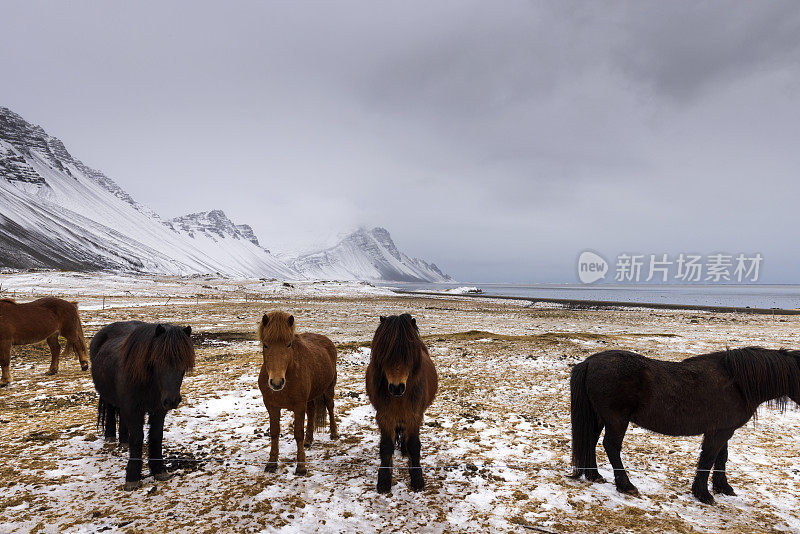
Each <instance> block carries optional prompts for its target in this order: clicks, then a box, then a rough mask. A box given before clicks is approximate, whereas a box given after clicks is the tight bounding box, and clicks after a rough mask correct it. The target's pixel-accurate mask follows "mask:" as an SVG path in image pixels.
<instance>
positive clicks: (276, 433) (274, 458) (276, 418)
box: [264, 406, 281, 473]
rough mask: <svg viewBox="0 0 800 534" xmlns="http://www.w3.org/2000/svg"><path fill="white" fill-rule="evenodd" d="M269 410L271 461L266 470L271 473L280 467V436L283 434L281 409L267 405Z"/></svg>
mask: <svg viewBox="0 0 800 534" xmlns="http://www.w3.org/2000/svg"><path fill="white" fill-rule="evenodd" d="M267 412H269V439H270V447H269V461H268V462H267V466H266V467H265V468H264V471H267V472H269V473H272V472H274V471H275V470H276V469H278V438H279V437H280V436H281V409H280V408H272V407H270V406H268V407H267Z"/></svg>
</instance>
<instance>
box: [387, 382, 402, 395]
mask: <svg viewBox="0 0 800 534" xmlns="http://www.w3.org/2000/svg"><path fill="white" fill-rule="evenodd" d="M405 392H406V385H405V384H404V383H402V382H401V383H400V384H389V394H390V395H391V396H392V397H402V396H403V393H405Z"/></svg>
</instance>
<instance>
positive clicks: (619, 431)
mask: <svg viewBox="0 0 800 534" xmlns="http://www.w3.org/2000/svg"><path fill="white" fill-rule="evenodd" d="M626 430H628V421H626V420H621V421H615V422H614V423H613V424H609V423H608V422H607V423H606V435H605V437H604V438H603V447H604V448H605V449H606V455H607V456H608V461H609V462H611V466H612V467H613V468H614V483H615V484H616V486H617V491H619V492H620V493H627V494H628V495H633V496H636V497H638V496H639V490H638V489H636V486H634V485H633V484H631V481H630V479H629V478H628V473H627V472H626V471H625V466H623V465H622V458H621V457H620V453H621V452H622V440H623V439H624V438H625V431H626Z"/></svg>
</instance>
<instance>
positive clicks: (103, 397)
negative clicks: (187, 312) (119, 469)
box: [89, 321, 195, 491]
mask: <svg viewBox="0 0 800 534" xmlns="http://www.w3.org/2000/svg"><path fill="white" fill-rule="evenodd" d="M191 333H192V329H191V327H188V326H187V327H186V328H180V327H177V326H172V325H169V324H151V323H144V322H141V321H128V322H118V323H112V324H110V325H108V326H106V327H104V328H103V329H102V330H100V331H99V332H97V334H95V336H94V337H93V338H92V342H91V344H90V346H89V357H90V359H91V362H92V379H93V380H94V386H95V389H97V393H98V394H99V395H100V401H99V403H98V408H97V423H98V425H99V426H100V427H102V428H103V429H104V431H105V437H106V439H109V440H114V439H115V437H116V435H115V431H116V423H117V419H118V418H119V441H120V443H126V442H128V443H129V448H130V457H129V459H128V465H127V468H126V469H125V489H126V490H129V491H130V490H134V489H136V488H138V487H139V486H141V485H142V481H141V479H142V442H143V441H144V416H145V414H148V418H149V422H150V433H149V436H148V443H147V444H148V451H149V456H150V461H149V465H150V472H151V473H152V474H153V476H154V477H155V478H156V480H166V479H167V478H169V475H168V474H167V472H166V469H165V466H164V460H163V455H162V451H161V441H162V439H163V435H164V417H165V416H166V414H167V411H168V410H171V409H173V408H176V407H177V406H178V404H179V403H180V402H181V395H180V390H181V383H182V382H183V376H184V374H185V373H186V371H187V370H189V369H191V368H192V367H193V366H194V359H195V355H194V348H193V346H192V341H191V338H190V336H191Z"/></svg>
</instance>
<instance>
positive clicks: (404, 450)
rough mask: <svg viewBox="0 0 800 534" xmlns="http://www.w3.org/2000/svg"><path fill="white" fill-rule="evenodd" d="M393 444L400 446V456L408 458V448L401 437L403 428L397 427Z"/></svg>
mask: <svg viewBox="0 0 800 534" xmlns="http://www.w3.org/2000/svg"><path fill="white" fill-rule="evenodd" d="M394 436H395V438H394V442H395V443H397V444H398V445H399V446H400V456H403V457H406V456H408V446H407V445H406V438H405V436H404V435H403V427H402V426H398V427H397V428H396V429H395V431H394Z"/></svg>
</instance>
